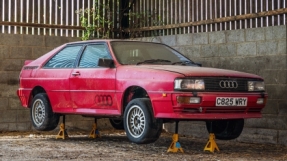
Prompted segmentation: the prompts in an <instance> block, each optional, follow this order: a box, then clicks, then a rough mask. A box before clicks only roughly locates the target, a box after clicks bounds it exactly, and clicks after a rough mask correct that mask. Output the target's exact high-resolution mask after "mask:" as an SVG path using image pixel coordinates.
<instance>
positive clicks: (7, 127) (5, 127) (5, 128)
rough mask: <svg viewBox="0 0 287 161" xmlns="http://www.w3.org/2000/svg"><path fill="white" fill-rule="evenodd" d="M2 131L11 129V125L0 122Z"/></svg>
mask: <svg viewBox="0 0 287 161" xmlns="http://www.w3.org/2000/svg"><path fill="white" fill-rule="evenodd" d="M0 131H1V132H7V131H9V125H8V124H7V123H5V124H4V123H1V122H0Z"/></svg>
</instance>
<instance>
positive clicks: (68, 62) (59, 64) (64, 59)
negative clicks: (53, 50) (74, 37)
mask: <svg viewBox="0 0 287 161" xmlns="http://www.w3.org/2000/svg"><path fill="white" fill-rule="evenodd" d="M81 48H82V46H68V47H66V48H64V49H63V50H61V51H60V52H59V53H57V54H56V55H55V56H53V57H52V59H50V60H49V61H48V62H47V63H46V64H45V66H44V67H45V68H73V66H74V63H75V60H76V58H77V56H78V53H79V51H80V50H81Z"/></svg>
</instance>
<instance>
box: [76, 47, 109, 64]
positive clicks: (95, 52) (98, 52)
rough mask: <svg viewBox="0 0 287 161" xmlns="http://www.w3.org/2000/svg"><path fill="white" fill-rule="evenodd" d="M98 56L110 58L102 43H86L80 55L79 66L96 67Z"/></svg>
mask: <svg viewBox="0 0 287 161" xmlns="http://www.w3.org/2000/svg"><path fill="white" fill-rule="evenodd" d="M100 58H106V59H110V58H111V56H110V54H109V52H108V50H107V48H106V46H105V45H104V44H93V45H88V46H87V47H86V49H85V51H84V53H83V55H82V57H81V60H80V63H79V67H80V68H95V67H98V61H99V59H100Z"/></svg>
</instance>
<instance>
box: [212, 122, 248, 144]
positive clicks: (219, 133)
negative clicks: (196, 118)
mask: <svg viewBox="0 0 287 161" xmlns="http://www.w3.org/2000/svg"><path fill="white" fill-rule="evenodd" d="M211 126H212V131H211V129H210V128H211ZM243 127H244V120H243V119H235V120H215V121H206V128H207V130H208V132H209V133H211V132H212V133H214V135H215V137H216V139H219V140H232V139H236V138H237V137H239V135H240V134H241V132H242V130H243Z"/></svg>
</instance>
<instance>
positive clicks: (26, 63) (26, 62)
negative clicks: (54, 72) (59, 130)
mask: <svg viewBox="0 0 287 161" xmlns="http://www.w3.org/2000/svg"><path fill="white" fill-rule="evenodd" d="M32 61H34V60H25V62H24V65H28V64H29V63H31V62H32Z"/></svg>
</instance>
